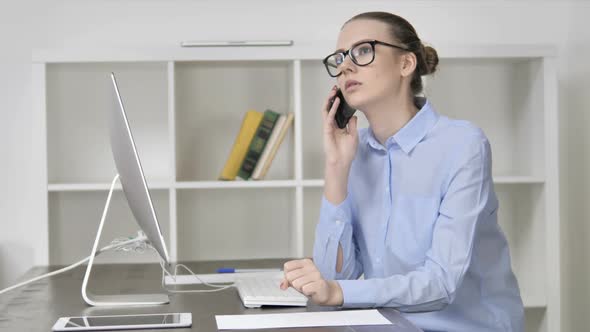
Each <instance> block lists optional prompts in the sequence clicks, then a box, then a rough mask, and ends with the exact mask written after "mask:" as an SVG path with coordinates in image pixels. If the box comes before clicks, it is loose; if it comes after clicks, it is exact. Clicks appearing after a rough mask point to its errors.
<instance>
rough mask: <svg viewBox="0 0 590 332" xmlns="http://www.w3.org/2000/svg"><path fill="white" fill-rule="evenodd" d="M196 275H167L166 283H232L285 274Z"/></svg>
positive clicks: (279, 276)
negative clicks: (238, 279)
mask: <svg viewBox="0 0 590 332" xmlns="http://www.w3.org/2000/svg"><path fill="white" fill-rule="evenodd" d="M196 276H197V277H195V276H194V275H192V274H181V275H177V276H176V277H172V276H166V277H165V278H164V283H165V284H166V285H198V284H202V283H203V282H206V283H232V282H235V281H236V278H240V277H242V278H245V277H261V276H262V277H273V278H274V277H276V278H281V277H282V276H283V272H282V271H268V272H239V273H211V274H197V275H196Z"/></svg>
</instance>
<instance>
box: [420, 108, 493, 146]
mask: <svg viewBox="0 0 590 332" xmlns="http://www.w3.org/2000/svg"><path fill="white" fill-rule="evenodd" d="M429 136H430V137H431V138H433V139H436V140H439V141H444V142H447V143H461V144H462V145H463V144H466V143H470V142H471V143H476V144H477V143H485V142H487V141H488V138H487V136H486V134H485V132H484V131H483V129H481V128H480V127H479V126H478V125H476V124H475V123H473V122H471V121H468V120H463V119H454V118H450V117H448V116H445V115H440V118H439V121H438V123H437V125H436V126H434V128H433V130H432V132H431V133H430V135H429Z"/></svg>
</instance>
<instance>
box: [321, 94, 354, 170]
mask: <svg viewBox="0 0 590 332" xmlns="http://www.w3.org/2000/svg"><path fill="white" fill-rule="evenodd" d="M337 89H338V88H337V87H336V86H334V87H333V88H332V90H331V91H330V94H329V95H328V98H327V99H326V102H325V104H324V108H323V110H322V117H323V120H324V121H323V122H324V123H323V131H324V154H325V157H326V167H328V168H333V167H335V168H338V169H342V170H348V169H349V168H350V165H351V164H352V160H353V159H354V156H355V154H356V149H357V147H358V133H357V117H356V116H353V117H352V118H351V119H350V121H349V122H348V126H347V128H344V129H340V128H338V125H337V124H336V121H335V120H334V116H335V114H336V109H337V108H338V105H340V102H341V101H340V98H338V97H336V91H337ZM334 98H335V100H334V103H333V104H332V107H331V108H330V100H332V99H334Z"/></svg>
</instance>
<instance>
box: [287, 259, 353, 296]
mask: <svg viewBox="0 0 590 332" xmlns="http://www.w3.org/2000/svg"><path fill="white" fill-rule="evenodd" d="M283 270H284V273H285V276H284V278H283V281H282V282H281V289H283V290H285V289H287V288H288V287H289V286H291V287H293V288H295V289H296V290H297V291H299V292H301V293H302V294H303V295H305V296H307V297H309V298H310V299H311V301H312V302H314V303H315V304H319V305H331V306H340V305H342V302H343V295H342V288H340V285H339V284H338V282H336V281H334V280H326V279H324V278H323V277H322V274H321V273H320V271H319V270H318V268H317V266H316V265H315V264H314V263H313V261H312V260H311V259H309V258H304V259H299V260H293V261H289V262H286V263H285V265H284V266H283Z"/></svg>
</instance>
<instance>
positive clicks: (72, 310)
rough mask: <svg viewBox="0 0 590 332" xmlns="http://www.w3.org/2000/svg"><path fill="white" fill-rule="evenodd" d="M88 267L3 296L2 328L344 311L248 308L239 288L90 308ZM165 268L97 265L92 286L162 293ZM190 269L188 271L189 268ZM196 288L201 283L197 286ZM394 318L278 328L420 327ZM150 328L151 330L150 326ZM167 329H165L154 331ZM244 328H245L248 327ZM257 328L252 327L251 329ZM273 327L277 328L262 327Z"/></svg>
mask: <svg viewBox="0 0 590 332" xmlns="http://www.w3.org/2000/svg"><path fill="white" fill-rule="evenodd" d="M284 261H285V260H280V259H265V260H248V261H211V262H193V263H187V264H186V265H187V266H189V268H191V269H192V270H193V271H194V272H195V273H215V271H216V269H217V268H219V267H224V266H231V267H236V268H276V267H282V264H283V262H284ZM59 268H61V267H59V266H51V267H35V268H32V269H31V270H29V271H28V272H27V273H26V274H25V275H24V276H23V277H22V278H21V279H22V280H27V279H30V278H33V277H35V276H38V275H41V274H44V273H47V272H49V271H54V270H57V269H59ZM85 268H86V266H81V267H78V268H76V269H74V270H72V271H69V272H66V273H64V274H61V275H58V276H54V277H50V278H48V279H44V280H41V281H38V282H35V283H33V284H30V285H28V286H25V287H23V288H20V289H16V290H14V291H12V292H9V293H7V294H4V295H2V296H0V331H50V330H51V327H52V326H53V324H54V323H55V322H56V320H57V319H58V318H59V317H62V316H83V315H112V314H114V315H122V314H140V313H162V312H191V313H192V316H193V325H192V328H191V329H173V330H168V331H175V332H176V331H177V332H186V331H202V332H205V331H207V332H208V331H217V325H216V323H215V315H234V314H259V313H276V312H281V313H286V312H305V311H329V310H338V309H336V308H332V307H320V306H315V305H311V304H310V305H309V306H308V307H305V308H301V307H298V308H278V307H272V308H261V309H247V308H245V307H244V306H243V305H242V302H241V301H240V298H239V297H238V293H237V291H236V290H235V289H234V288H231V289H227V290H224V291H220V292H214V293H196V294H174V295H171V296H170V304H168V305H162V306H142V307H125V308H123V307H120V308H96V307H89V306H87V305H86V303H84V301H83V300H82V296H81V294H80V287H81V285H82V279H83V277H84V272H85ZM161 273H162V271H161V268H160V266H159V265H157V264H105V265H96V266H95V267H94V268H93V275H92V277H91V281H90V285H89V288H90V290H91V291H92V292H93V293H96V294H109V295H110V294H118V293H120V294H130V293H158V292H162V288H161ZM183 273H184V271H183ZM191 287H192V288H193V289H194V288H196V287H199V286H198V285H192V286H191ZM380 311H381V313H382V314H383V315H384V316H385V317H387V318H388V319H390V320H392V321H394V320H398V321H399V319H402V321H403V323H402V324H404V325H403V326H402V325H401V324H398V325H392V326H364V327H362V326H355V327H323V328H321V327H318V328H303V329H277V331H281V332H289V331H307V332H311V331H331V332H338V331H348V332H350V331H358V332H362V331H367V332H368V331H380V332H386V331H387V332H389V331H391V332H393V331H404V332H405V331H407V332H413V331H420V330H419V329H417V328H416V327H414V326H413V325H412V324H411V323H409V322H408V321H406V320H404V319H403V318H401V316H400V315H399V313H398V312H397V311H395V310H393V309H380ZM144 331H145V330H144ZM150 331H154V332H161V331H162V330H150ZM242 331H243V330H242ZM249 331H252V330H249ZM260 331H265V332H268V331H271V330H268V329H267V330H260Z"/></svg>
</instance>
